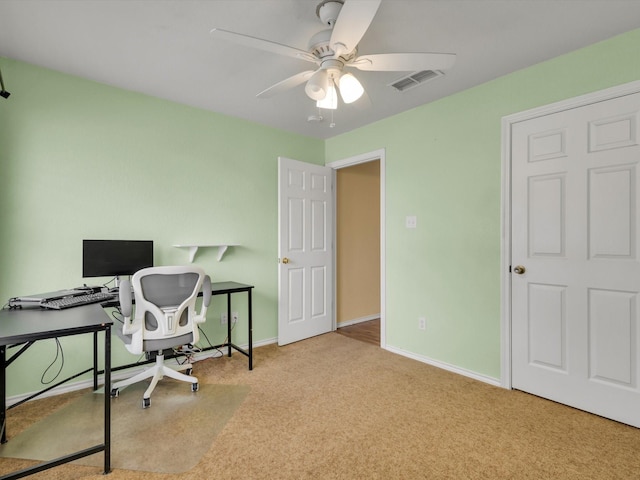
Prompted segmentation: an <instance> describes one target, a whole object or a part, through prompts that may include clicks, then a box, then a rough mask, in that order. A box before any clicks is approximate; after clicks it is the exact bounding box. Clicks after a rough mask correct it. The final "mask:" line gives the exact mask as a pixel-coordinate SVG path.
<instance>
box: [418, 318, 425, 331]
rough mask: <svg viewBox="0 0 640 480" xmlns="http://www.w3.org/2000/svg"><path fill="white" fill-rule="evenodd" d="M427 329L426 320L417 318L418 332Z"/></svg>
mask: <svg viewBox="0 0 640 480" xmlns="http://www.w3.org/2000/svg"><path fill="white" fill-rule="evenodd" d="M426 329H427V319H426V318H424V317H418V330H426Z"/></svg>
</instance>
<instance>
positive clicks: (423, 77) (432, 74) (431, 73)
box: [389, 70, 444, 92]
mask: <svg viewBox="0 0 640 480" xmlns="http://www.w3.org/2000/svg"><path fill="white" fill-rule="evenodd" d="M442 75H444V73H443V72H441V71H440V70H422V71H420V72H414V73H412V74H411V75H408V76H406V77H402V78H400V79H398V80H396V81H395V82H393V83H390V84H389V86H390V87H393V88H395V89H396V90H398V91H399V92H404V91H406V90H409V89H411V88H413V87H417V86H418V85H420V84H423V83H426V82H429V81H431V80H434V79H436V78H438V77H441V76H442Z"/></svg>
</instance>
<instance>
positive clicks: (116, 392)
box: [111, 388, 120, 398]
mask: <svg viewBox="0 0 640 480" xmlns="http://www.w3.org/2000/svg"><path fill="white" fill-rule="evenodd" d="M118 395H120V389H118V388H112V389H111V398H116V397H117V396H118Z"/></svg>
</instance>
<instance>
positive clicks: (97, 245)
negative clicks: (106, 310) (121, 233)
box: [82, 240, 153, 289]
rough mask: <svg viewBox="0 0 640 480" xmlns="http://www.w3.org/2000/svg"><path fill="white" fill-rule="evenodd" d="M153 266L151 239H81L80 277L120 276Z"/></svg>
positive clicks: (118, 278) (118, 280)
mask: <svg viewBox="0 0 640 480" xmlns="http://www.w3.org/2000/svg"><path fill="white" fill-rule="evenodd" d="M152 266H153V240H83V241H82V278H89V277H115V278H116V285H115V286H116V289H117V287H118V285H119V283H120V277H121V276H124V275H133V274H134V273H136V272H137V271H138V270H140V269H142V268H146V267H152Z"/></svg>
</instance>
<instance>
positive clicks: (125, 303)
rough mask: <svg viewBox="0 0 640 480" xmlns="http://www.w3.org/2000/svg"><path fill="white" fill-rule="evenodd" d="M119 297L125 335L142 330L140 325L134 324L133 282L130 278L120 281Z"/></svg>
mask: <svg viewBox="0 0 640 480" xmlns="http://www.w3.org/2000/svg"><path fill="white" fill-rule="evenodd" d="M118 297H119V300H120V312H122V316H123V317H124V319H123V324H122V333H123V334H124V335H131V334H133V333H135V332H137V331H138V330H140V327H141V326H140V325H136V324H134V322H133V321H132V320H131V315H132V314H133V300H132V298H131V282H130V281H129V280H123V281H122V282H120V287H119V291H118Z"/></svg>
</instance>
